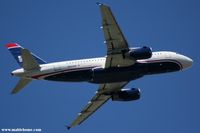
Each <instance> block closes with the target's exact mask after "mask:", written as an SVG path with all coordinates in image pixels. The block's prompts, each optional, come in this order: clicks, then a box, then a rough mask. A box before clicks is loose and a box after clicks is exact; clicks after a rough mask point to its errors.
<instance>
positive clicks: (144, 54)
mask: <svg viewBox="0 0 200 133" xmlns="http://www.w3.org/2000/svg"><path fill="white" fill-rule="evenodd" d="M128 54H129V57H131V58H134V59H136V60H140V59H148V58H151V56H152V50H151V48H150V47H146V46H144V47H141V48H135V49H131V50H130V51H129V52H128Z"/></svg>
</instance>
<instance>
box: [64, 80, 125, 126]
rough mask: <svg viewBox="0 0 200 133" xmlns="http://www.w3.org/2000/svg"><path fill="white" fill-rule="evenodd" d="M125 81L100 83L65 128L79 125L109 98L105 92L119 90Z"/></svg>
mask: <svg viewBox="0 0 200 133" xmlns="http://www.w3.org/2000/svg"><path fill="white" fill-rule="evenodd" d="M127 83H128V82H119V83H107V84H101V85H100V87H99V89H98V91H97V92H96V95H95V96H94V97H93V98H92V99H91V100H90V101H89V102H88V104H87V105H86V107H85V108H84V109H83V110H82V111H81V112H80V113H79V115H78V117H77V118H76V119H75V120H74V121H73V122H72V123H71V125H70V126H67V128H68V129H70V128H71V127H74V126H76V125H80V124H81V123H82V122H83V121H85V120H86V119H87V118H88V117H89V116H90V115H92V114H93V113H94V112H95V111H96V110H97V109H98V108H100V107H101V106H102V105H103V104H104V103H106V102H107V101H108V100H109V99H110V98H111V95H106V93H109V92H113V91H117V90H120V89H121V88H123V87H124V86H125V85H126V84H127Z"/></svg>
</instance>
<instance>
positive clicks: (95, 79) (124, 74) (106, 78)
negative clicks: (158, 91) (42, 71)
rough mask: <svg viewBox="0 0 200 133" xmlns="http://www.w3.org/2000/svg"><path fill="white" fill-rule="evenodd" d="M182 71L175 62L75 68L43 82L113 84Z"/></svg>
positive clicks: (46, 78)
mask: <svg viewBox="0 0 200 133" xmlns="http://www.w3.org/2000/svg"><path fill="white" fill-rule="evenodd" d="M181 69H182V66H181V64H180V63H179V62H177V61H174V60H173V61H172V60H167V61H156V62H146V63H139V62H138V63H135V64H134V65H132V66H128V67H112V68H107V69H103V68H97V69H92V68H87V69H81V70H80V68H77V69H76V70H74V69H73V71H63V72H62V73H58V74H55V75H51V76H47V77H45V78H44V79H45V80H52V81H64V82H81V81H82V82H91V83H97V84H99V83H113V82H122V81H131V80H135V79H138V78H140V77H143V76H145V75H152V74H160V73H166V72H174V71H179V70H181Z"/></svg>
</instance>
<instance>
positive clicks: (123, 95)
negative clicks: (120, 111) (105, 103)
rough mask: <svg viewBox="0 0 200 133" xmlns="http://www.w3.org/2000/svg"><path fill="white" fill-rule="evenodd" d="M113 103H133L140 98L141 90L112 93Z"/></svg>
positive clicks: (124, 90)
mask: <svg viewBox="0 0 200 133" xmlns="http://www.w3.org/2000/svg"><path fill="white" fill-rule="evenodd" d="M111 98H112V100H113V101H133V100H137V99H139V98H140V89H138V88H131V89H121V90H120V91H117V92H114V93H112V97H111Z"/></svg>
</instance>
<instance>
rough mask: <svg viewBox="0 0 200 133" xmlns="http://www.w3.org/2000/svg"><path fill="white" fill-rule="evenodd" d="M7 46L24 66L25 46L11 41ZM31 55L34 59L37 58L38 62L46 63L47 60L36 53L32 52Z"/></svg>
mask: <svg viewBox="0 0 200 133" xmlns="http://www.w3.org/2000/svg"><path fill="white" fill-rule="evenodd" d="M6 47H7V48H8V50H9V51H10V52H11V54H12V55H13V57H14V58H15V60H16V61H17V63H18V64H19V65H20V66H21V67H23V60H22V49H24V48H23V47H21V46H20V45H19V44H17V43H9V44H7V45H6ZM31 55H32V56H33V57H34V59H35V60H36V62H37V63H38V64H45V63H46V61H44V60H43V59H41V58H40V57H38V56H36V55H35V54H33V53H31Z"/></svg>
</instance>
